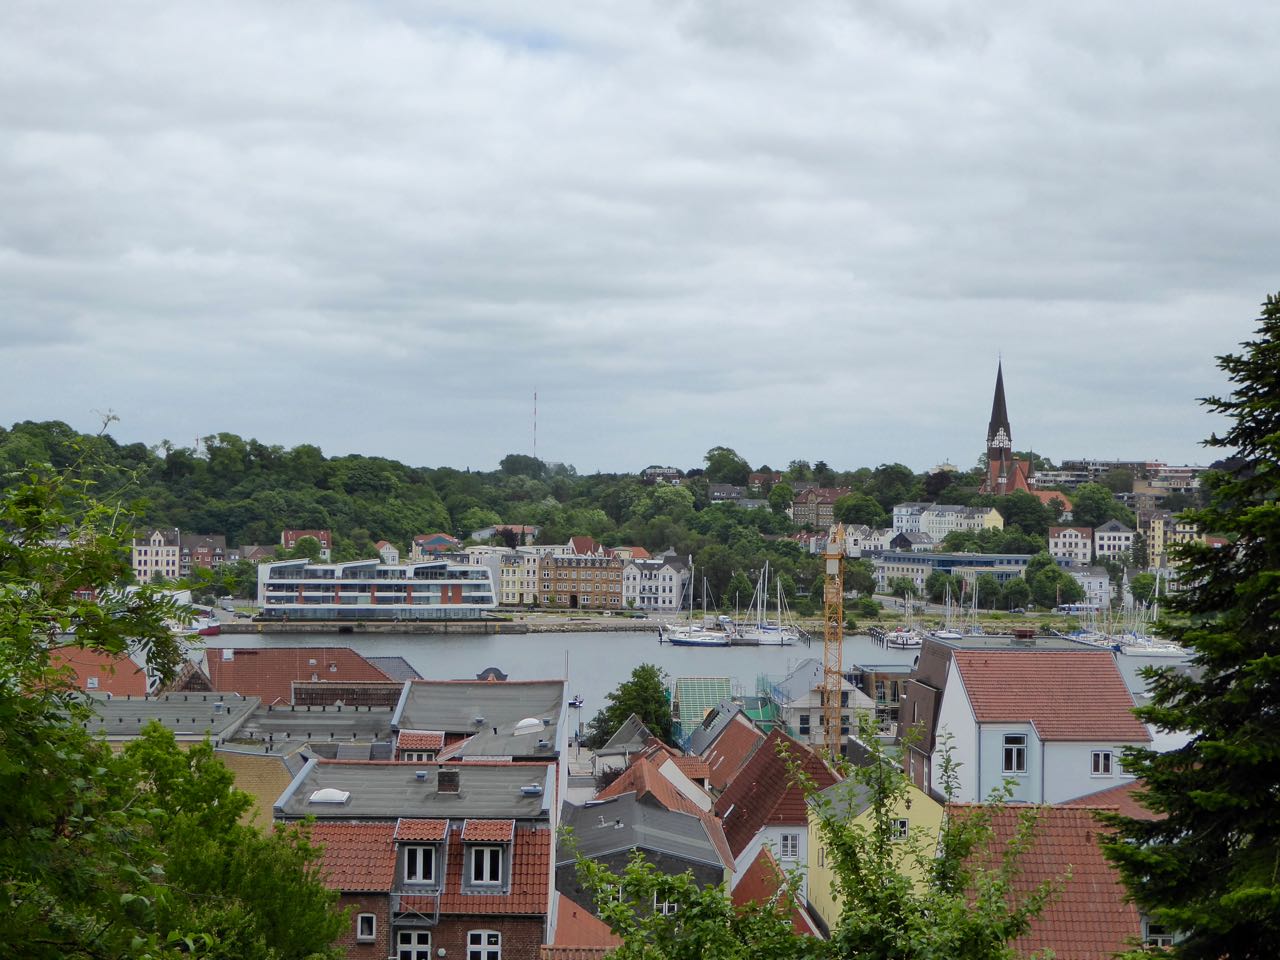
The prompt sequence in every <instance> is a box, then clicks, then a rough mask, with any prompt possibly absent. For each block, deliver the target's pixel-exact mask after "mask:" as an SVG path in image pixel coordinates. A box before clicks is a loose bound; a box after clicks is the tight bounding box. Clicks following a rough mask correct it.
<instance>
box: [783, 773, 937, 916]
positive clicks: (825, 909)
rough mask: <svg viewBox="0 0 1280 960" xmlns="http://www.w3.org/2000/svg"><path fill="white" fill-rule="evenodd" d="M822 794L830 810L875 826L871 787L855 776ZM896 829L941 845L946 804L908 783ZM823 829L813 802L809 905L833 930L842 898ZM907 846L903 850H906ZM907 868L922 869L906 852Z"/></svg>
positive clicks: (897, 811)
mask: <svg viewBox="0 0 1280 960" xmlns="http://www.w3.org/2000/svg"><path fill="white" fill-rule="evenodd" d="M821 796H822V797H823V798H824V800H826V801H827V803H828V804H829V806H828V807H827V810H828V813H829V814H830V815H832V816H838V817H843V818H846V819H849V820H853V821H857V822H860V823H862V824H863V825H864V826H865V827H866V828H867V829H868V830H870V829H872V819H871V802H870V793H869V791H868V789H867V788H866V787H865V786H863V785H862V784H859V783H856V782H854V781H853V780H843V781H841V782H840V783H837V784H834V785H832V786H830V787H828V788H827V789H825V790H823V791H822V793H821ZM893 814H894V826H895V828H896V830H895V832H896V833H897V834H900V837H901V839H903V840H908V839H911V840H914V841H915V842H916V843H917V844H923V845H924V846H925V847H926V848H927V849H933V848H934V847H936V846H937V840H938V834H939V833H940V832H941V830H942V818H943V808H942V804H940V803H938V801H936V800H934V799H933V798H932V797H930V796H929V795H928V794H927V793H925V792H924V791H923V790H921V789H920V788H919V787H917V786H915V785H914V784H908V785H907V792H906V794H905V795H904V796H903V797H902V799H901V800H900V801H899V803H898V804H897V806H896V807H895V809H894V811H893ZM823 844H824V841H823V838H822V832H821V830H820V829H819V814H818V810H817V809H816V808H815V807H814V805H813V804H812V803H811V804H810V805H809V843H808V847H809V871H808V873H809V884H808V886H809V909H810V910H811V911H812V912H813V913H814V915H815V916H816V917H817V918H818V919H819V920H820V921H821V923H822V925H823V928H824V929H825V930H830V929H831V928H832V927H834V926H835V924H836V921H837V920H839V919H840V902H839V900H838V898H837V897H836V896H835V894H834V893H833V892H832V880H833V879H834V875H833V873H832V870H831V868H830V867H829V866H828V865H827V851H826V847H825V846H824V845H823ZM906 849H907V848H906V846H905V845H904V847H903V851H904V854H905V853H906ZM902 866H903V870H904V871H906V872H907V873H913V874H914V873H916V872H917V870H918V867H917V864H915V863H914V862H913V861H912V859H911V858H910V857H907V856H905V855H904V857H903V864H902Z"/></svg>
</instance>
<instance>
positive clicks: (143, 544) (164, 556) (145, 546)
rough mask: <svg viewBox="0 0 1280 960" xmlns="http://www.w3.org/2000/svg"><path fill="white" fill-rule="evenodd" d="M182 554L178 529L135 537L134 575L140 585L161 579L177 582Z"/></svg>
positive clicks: (158, 530)
mask: <svg viewBox="0 0 1280 960" xmlns="http://www.w3.org/2000/svg"><path fill="white" fill-rule="evenodd" d="M181 552H182V535H181V534H180V533H179V532H178V528H177V527H164V528H157V529H155V530H152V531H151V532H150V533H147V534H145V535H143V536H141V537H134V539H133V551H132V558H131V559H132V565H133V575H134V576H135V577H136V578H137V580H138V582H139V583H150V582H151V581H152V580H156V579H159V578H164V579H165V580H176V579H178V575H179V574H180V573H181V557H180V554H181Z"/></svg>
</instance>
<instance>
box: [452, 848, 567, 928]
mask: <svg viewBox="0 0 1280 960" xmlns="http://www.w3.org/2000/svg"><path fill="white" fill-rule="evenodd" d="M514 846H515V849H514V850H513V851H512V853H511V862H512V865H513V870H512V876H511V878H510V884H509V890H510V892H509V893H505V894H493V893H462V892H461V886H462V868H463V863H462V857H463V849H464V845H463V844H462V843H460V842H459V843H453V842H450V844H449V864H448V869H447V871H446V874H445V876H446V881H445V892H444V893H442V894H441V895H440V911H441V913H461V914H503V913H509V914H533V915H539V916H540V915H542V914H545V913H546V912H547V904H548V902H549V901H548V893H549V889H550V888H549V877H550V870H551V847H552V834H551V830H550V828H549V827H540V828H530V827H521V828H520V829H519V830H517V831H516V840H515V845H514Z"/></svg>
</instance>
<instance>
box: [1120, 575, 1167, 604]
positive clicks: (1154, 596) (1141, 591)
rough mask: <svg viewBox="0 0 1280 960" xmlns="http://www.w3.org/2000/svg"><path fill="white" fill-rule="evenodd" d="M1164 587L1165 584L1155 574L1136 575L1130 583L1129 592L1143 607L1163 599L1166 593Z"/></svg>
mask: <svg viewBox="0 0 1280 960" xmlns="http://www.w3.org/2000/svg"><path fill="white" fill-rule="evenodd" d="M1164 587H1165V585H1164V583H1163V582H1161V581H1160V578H1159V577H1157V576H1156V575H1155V574H1154V573H1138V574H1134V576H1133V578H1132V579H1131V580H1130V581H1129V592H1130V593H1132V594H1133V599H1134V600H1136V601H1137V602H1138V603H1140V604H1142V605H1143V606H1146V605H1147V604H1150V603H1152V602H1153V601H1155V600H1158V599H1163V598H1164V596H1165V593H1166V590H1165V589H1164Z"/></svg>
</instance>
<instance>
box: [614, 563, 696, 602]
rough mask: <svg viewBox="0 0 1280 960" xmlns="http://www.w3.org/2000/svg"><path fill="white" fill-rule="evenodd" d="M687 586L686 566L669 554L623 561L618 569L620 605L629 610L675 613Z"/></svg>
mask: <svg viewBox="0 0 1280 960" xmlns="http://www.w3.org/2000/svg"><path fill="white" fill-rule="evenodd" d="M688 589H689V568H688V567H687V566H685V564H684V563H683V562H682V561H680V560H676V559H675V558H673V557H659V558H657V559H654V560H627V561H626V562H625V564H624V565H623V568H622V605H623V606H624V607H627V608H629V609H632V610H651V611H653V612H656V613H675V612H676V611H678V610H679V609H680V606H681V598H682V597H683V596H684V595H685V592H686V591H687V590H688Z"/></svg>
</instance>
